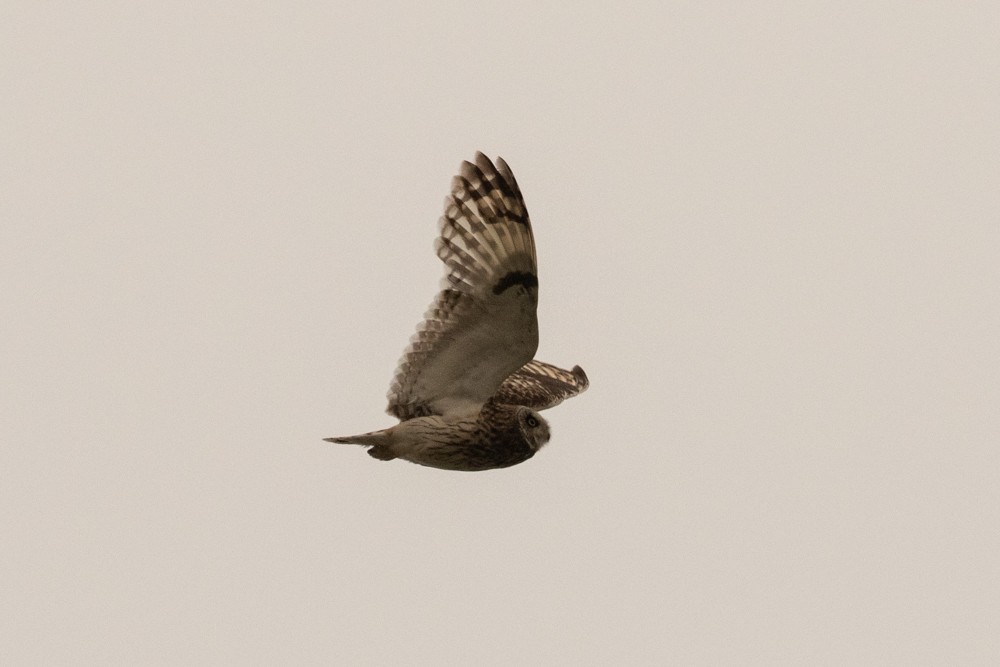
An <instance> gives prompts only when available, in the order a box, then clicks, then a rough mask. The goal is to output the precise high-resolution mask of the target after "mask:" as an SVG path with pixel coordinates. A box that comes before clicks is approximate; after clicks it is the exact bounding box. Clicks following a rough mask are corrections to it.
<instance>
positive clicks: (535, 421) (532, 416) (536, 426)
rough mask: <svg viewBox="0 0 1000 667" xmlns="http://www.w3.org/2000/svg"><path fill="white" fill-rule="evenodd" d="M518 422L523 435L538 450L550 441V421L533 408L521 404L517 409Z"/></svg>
mask: <svg viewBox="0 0 1000 667" xmlns="http://www.w3.org/2000/svg"><path fill="white" fill-rule="evenodd" d="M517 423H518V426H520V428H521V435H523V436H524V439H525V441H526V442H527V443H528V444H529V445H530V446H531V448H532V449H533V450H535V451H536V452H537V451H538V450H539V449H541V448H542V447H543V446H544V445H545V443H547V442H548V441H549V423H548V422H547V421H545V420H544V419H542V416H541V415H540V414H538V413H537V412H535V411H534V410H532V409H531V408H526V407H524V406H521V407H519V408H518V409H517Z"/></svg>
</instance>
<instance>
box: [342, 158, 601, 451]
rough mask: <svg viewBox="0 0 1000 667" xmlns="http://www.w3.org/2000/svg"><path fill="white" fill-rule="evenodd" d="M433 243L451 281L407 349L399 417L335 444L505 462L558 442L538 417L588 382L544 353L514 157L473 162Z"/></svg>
mask: <svg viewBox="0 0 1000 667" xmlns="http://www.w3.org/2000/svg"><path fill="white" fill-rule="evenodd" d="M439 231H440V233H439V235H438V238H437V240H436V241H435V244H434V248H435V250H436V251H437V256H438V257H439V258H440V259H441V261H442V262H444V266H445V276H444V279H443V280H442V284H441V290H440V292H439V293H438V295H437V297H436V298H435V300H434V302H433V303H432V304H431V306H430V308H429V309H428V310H427V312H426V313H425V314H424V321H423V322H422V323H421V324H420V325H419V326H418V327H417V332H416V334H414V335H413V337H412V338H411V339H410V345H409V347H407V348H406V350H405V351H404V353H403V357H402V359H400V361H399V366H398V368H397V369H396V374H395V377H394V378H393V380H392V384H391V385H390V388H389V394H388V399H389V406H388V408H387V410H386V411H387V412H388V413H389V414H390V415H392V416H394V417H396V418H398V419H399V420H400V422H399V424H396V425H395V426H393V427H391V428H387V429H383V430H381V431H372V432H371V433H363V434H360V435H352V436H346V437H339V438H326V440H327V441H328V442H336V443H344V444H355V445H363V446H366V447H368V448H369V449H368V454H369V455H370V456H372V457H373V458H376V459H379V460H382V461H390V460H392V459H403V460H405V461H411V462H413V463H418V464H420V465H425V466H430V467H433V468H442V469H445V470H489V469H493V468H506V467H508V466H512V465H515V464H518V463H521V462H523V461H526V460H528V459H530V458H531V457H532V456H534V455H535V453H536V452H537V451H538V450H539V449H541V448H542V446H544V445H545V444H546V443H547V442H548V441H549V425H548V423H547V422H546V421H545V420H544V419H543V418H542V417H541V415H539V414H538V411H539V410H545V409H547V408H551V407H553V406H555V405H558V404H559V403H561V402H562V401H563V400H565V399H567V398H569V397H571V396H575V395H577V394H579V393H581V392H583V391H584V390H585V389H587V387H588V386H589V384H590V383H589V381H588V379H587V375H586V374H585V373H584V372H583V369H582V368H580V367H579V366H574V367H573V369H572V370H568V371H567V370H563V369H562V368H557V367H556V366H552V365H550V364H547V363H545V362H542V361H538V360H536V359H533V357H534V355H535V351H536V350H537V349H538V319H537V316H536V310H537V306H538V268H537V265H536V258H535V239H534V236H533V235H532V232H531V222H530V220H529V219H528V211H527V209H526V208H525V205H524V200H523V199H522V198H521V191H520V189H519V188H518V186H517V181H515V180H514V175H513V174H512V173H511V171H510V168H509V167H508V166H507V163H506V162H504V161H503V159H501V158H497V161H496V165H494V164H493V163H492V162H490V160H489V158H487V157H486V156H485V155H483V154H482V153H477V154H476V157H475V161H474V162H463V163H462V165H461V168H460V171H459V174H458V175H457V176H455V178H454V179H453V180H452V184H451V194H450V195H449V196H448V197H447V198H446V199H445V204H444V215H443V216H442V217H441V220H440V222H439Z"/></svg>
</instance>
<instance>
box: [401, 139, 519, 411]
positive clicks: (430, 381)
mask: <svg viewBox="0 0 1000 667" xmlns="http://www.w3.org/2000/svg"><path fill="white" fill-rule="evenodd" d="M475 160H476V161H475V164H473V163H471V162H463V163H462V167H461V171H460V173H459V175H458V176H456V177H455V178H454V179H453V180H452V185H451V195H449V196H448V198H447V199H446V200H445V210H444V215H443V216H442V217H441V221H440V223H439V227H440V235H439V237H438V239H437V241H436V242H435V244H434V247H435V250H436V251H437V255H438V257H440V258H441V261H443V262H444V265H445V277H444V279H443V280H442V286H441V292H440V293H439V294H438V295H437V298H436V299H435V300H434V303H432V304H431V307H430V309H428V311H427V312H426V313H425V314H424V321H423V322H422V323H421V324H420V325H419V326H418V327H417V333H416V334H414V336H413V337H412V338H411V339H410V345H409V347H407V348H406V351H405V352H404V353H403V357H402V359H400V361H399V367H398V368H397V369H396V375H395V377H394V378H393V380H392V385H391V386H390V388H389V394H388V399H389V406H388V408H387V410H386V411H387V412H388V413H389V414H391V415H394V416H396V417H398V418H399V419H401V420H406V419H411V418H413V417H418V416H425V415H431V414H440V415H446V416H447V415H452V414H460V413H468V412H475V411H478V410H479V408H480V407H481V406H482V405H483V404H484V403H485V402H486V401H487V400H488V399H489V398H490V397H491V396H493V394H494V393H496V391H497V388H498V387H499V386H500V383H501V382H503V381H504V379H505V378H507V377H508V376H509V375H510V374H511V373H513V372H514V371H516V370H517V369H519V368H521V366H523V365H524V364H525V363H527V362H528V361H530V360H531V358H532V357H533V356H534V354H535V350H536V349H537V348H538V320H537V318H536V314H535V313H536V308H537V305H538V269H537V267H536V260H535V241H534V237H533V236H532V233H531V222H530V221H529V220H528V211H527V209H526V208H525V206H524V200H523V199H522V198H521V191H520V190H519V189H518V187H517V181H515V180H514V175H513V174H511V172H510V168H509V167H508V166H507V164H506V163H505V162H504V161H503V160H502V159H500V158H497V162H496V166H494V165H493V163H491V162H490V160H489V158H487V157H486V156H485V155H483V154H482V153H477V154H476V159H475Z"/></svg>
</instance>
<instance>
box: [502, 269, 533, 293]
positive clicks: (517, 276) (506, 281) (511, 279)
mask: <svg viewBox="0 0 1000 667" xmlns="http://www.w3.org/2000/svg"><path fill="white" fill-rule="evenodd" d="M514 285H524V287H525V289H531V288H532V287H538V277H537V276H536V275H535V274H533V273H528V272H526V271H511V272H510V273H508V274H507V275H505V276H504V277H503V278H501V279H500V280H499V281H497V284H496V285H494V286H493V293H494V294H503V293H504V292H506V291H507V290H508V289H510V288H511V287H513V286H514Z"/></svg>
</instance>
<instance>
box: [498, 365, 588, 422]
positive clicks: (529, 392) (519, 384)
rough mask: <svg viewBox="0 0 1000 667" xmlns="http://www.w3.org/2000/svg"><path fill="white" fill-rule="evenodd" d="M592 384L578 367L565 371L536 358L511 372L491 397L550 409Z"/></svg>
mask: <svg viewBox="0 0 1000 667" xmlns="http://www.w3.org/2000/svg"><path fill="white" fill-rule="evenodd" d="M589 386H590V380H588V379H587V374H586V373H584V372H583V369H582V368H580V367H579V366H574V367H573V370H571V371H566V370H563V369H561V368H559V367H557V366H553V365H552V364H547V363H545V362H544V361H538V360H537V359H534V360H532V361H529V362H528V363H526V364H525V365H524V366H522V367H521V368H519V369H517V370H516V371H514V372H513V373H511V375H510V376H509V377H508V378H507V379H506V380H504V381H503V383H502V384H501V385H500V388H499V389H498V390H497V393H496V394H494V395H493V399H492V400H493V401H494V402H496V403H507V404H510V405H526V406H528V407H529V408H534V409H535V410H547V409H549V408H553V407H555V406H557V405H559V404H560V403H562V402H563V401H565V400H566V399H567V398H572V397H573V396H576V395H577V394H582V393H583V392H585V391H586V390H587V387H589Z"/></svg>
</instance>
